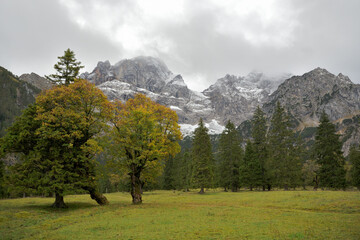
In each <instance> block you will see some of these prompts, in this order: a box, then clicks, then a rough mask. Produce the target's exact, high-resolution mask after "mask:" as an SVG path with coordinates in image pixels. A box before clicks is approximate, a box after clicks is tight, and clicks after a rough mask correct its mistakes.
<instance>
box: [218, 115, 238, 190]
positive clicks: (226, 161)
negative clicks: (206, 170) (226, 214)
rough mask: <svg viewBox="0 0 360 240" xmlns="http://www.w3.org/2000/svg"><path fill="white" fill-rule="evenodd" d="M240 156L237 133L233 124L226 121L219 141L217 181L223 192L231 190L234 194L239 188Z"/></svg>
mask: <svg viewBox="0 0 360 240" xmlns="http://www.w3.org/2000/svg"><path fill="white" fill-rule="evenodd" d="M242 155H243V153H242V148H241V143H240V137H239V135H238V132H237V131H236V129H235V126H234V124H233V123H231V122H230V121H228V123H227V124H226V126H225V130H224V131H223V132H222V134H221V136H220V140H219V157H220V163H219V165H220V168H219V171H220V172H219V177H220V179H219V180H220V185H221V186H222V187H224V188H225V190H226V188H231V191H233V192H236V191H237V190H238V188H239V187H240V183H239V177H240V176H239V167H240V161H241V159H242Z"/></svg>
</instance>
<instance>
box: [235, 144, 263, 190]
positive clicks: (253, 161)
mask: <svg viewBox="0 0 360 240" xmlns="http://www.w3.org/2000/svg"><path fill="white" fill-rule="evenodd" d="M258 160H259V159H258V158H257V153H256V152H255V146H254V144H253V143H252V142H251V141H250V140H248V141H247V142H246V147H245V155H244V159H243V161H242V164H241V166H240V183H241V184H242V185H244V186H247V187H249V188H250V191H252V190H253V188H254V187H257V186H261V185H262V175H261V170H262V169H261V165H260V162H259V161H258Z"/></svg>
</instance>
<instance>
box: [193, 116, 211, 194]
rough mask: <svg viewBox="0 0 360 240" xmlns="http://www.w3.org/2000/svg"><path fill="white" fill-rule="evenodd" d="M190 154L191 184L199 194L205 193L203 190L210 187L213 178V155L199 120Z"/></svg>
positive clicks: (205, 132) (204, 128)
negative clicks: (198, 189)
mask: <svg viewBox="0 0 360 240" xmlns="http://www.w3.org/2000/svg"><path fill="white" fill-rule="evenodd" d="M191 154H192V176H191V182H192V184H193V186H194V187H196V188H200V192H199V193H201V194H202V193H205V192H204V188H208V187H211V186H212V182H213V177H214V170H213V168H214V166H213V155H212V150H211V142H210V137H209V135H208V129H207V128H206V127H205V126H204V123H203V121H202V119H201V118H200V122H199V126H198V127H197V128H196V129H195V131H194V138H193V145H192V149H191Z"/></svg>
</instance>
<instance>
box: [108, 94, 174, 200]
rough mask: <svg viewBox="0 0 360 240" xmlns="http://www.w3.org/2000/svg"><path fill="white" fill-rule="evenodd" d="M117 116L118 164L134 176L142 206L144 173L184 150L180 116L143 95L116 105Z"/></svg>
mask: <svg viewBox="0 0 360 240" xmlns="http://www.w3.org/2000/svg"><path fill="white" fill-rule="evenodd" d="M115 113H116V114H115V119H114V121H113V122H114V128H113V134H112V135H113V139H112V140H113V144H114V145H113V147H114V148H115V153H116V159H115V161H116V162H117V164H118V166H119V167H120V168H121V169H123V171H126V173H127V174H128V175H129V177H130V182H131V196H132V202H133V203H134V204H138V203H142V197H141V194H142V184H143V183H142V181H141V175H142V172H143V170H144V169H146V168H148V167H149V164H153V162H159V161H165V159H166V158H168V157H169V156H174V155H175V154H176V153H178V152H179V151H180V146H179V144H178V142H177V141H178V140H180V139H181V132H180V127H179V125H178V123H177V121H178V117H177V115H176V112H175V111H172V110H171V109H169V108H167V107H165V106H162V105H160V104H157V103H155V102H153V101H152V100H151V99H150V98H148V97H146V96H145V95H142V94H137V95H135V98H134V99H129V100H128V101H127V102H126V103H125V104H123V103H121V102H120V101H117V102H115Z"/></svg>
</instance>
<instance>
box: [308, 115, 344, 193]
mask: <svg viewBox="0 0 360 240" xmlns="http://www.w3.org/2000/svg"><path fill="white" fill-rule="evenodd" d="M314 147H315V151H314V152H315V157H316V161H317V163H318V164H319V165H320V169H319V171H318V176H319V181H320V182H319V186H320V187H328V188H335V189H340V188H345V186H346V181H345V174H346V171H345V168H344V165H345V162H344V157H343V153H342V151H341V147H342V145H341V142H340V140H339V135H337V134H336V130H335V125H334V124H332V123H331V122H330V120H329V117H328V116H327V114H326V113H325V112H323V113H322V114H321V117H320V125H319V126H318V128H317V131H316V135H315V146H314Z"/></svg>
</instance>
